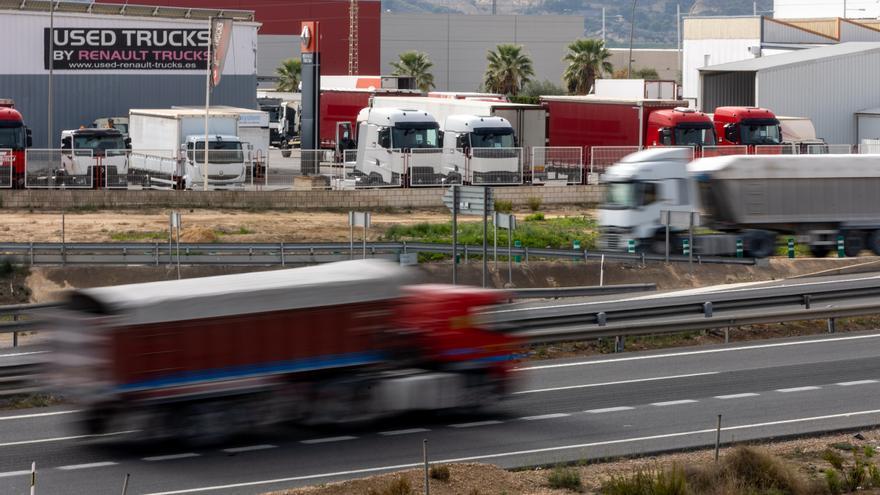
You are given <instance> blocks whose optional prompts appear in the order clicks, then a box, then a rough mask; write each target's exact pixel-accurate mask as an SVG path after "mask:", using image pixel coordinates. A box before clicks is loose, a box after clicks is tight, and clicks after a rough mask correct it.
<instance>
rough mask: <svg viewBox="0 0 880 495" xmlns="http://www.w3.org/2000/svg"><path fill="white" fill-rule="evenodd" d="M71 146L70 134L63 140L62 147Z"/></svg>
mask: <svg viewBox="0 0 880 495" xmlns="http://www.w3.org/2000/svg"><path fill="white" fill-rule="evenodd" d="M70 148H71V140H70V137H69V136H68V137H66V138H64V139H62V140H61V149H63V150H69V149H70Z"/></svg>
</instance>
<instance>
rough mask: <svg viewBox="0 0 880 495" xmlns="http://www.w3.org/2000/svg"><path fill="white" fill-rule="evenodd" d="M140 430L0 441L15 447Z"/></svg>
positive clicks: (132, 431) (131, 431) (1, 444)
mask: <svg viewBox="0 0 880 495" xmlns="http://www.w3.org/2000/svg"><path fill="white" fill-rule="evenodd" d="M138 431H139V430H128V431H114V432H112V433H102V434H100V435H73V436H70V437H55V438H39V439H36V440H19V441H18V442H6V443H0V447H14V446H16V445H30V444H35V443H50V442H63V441H65V440H80V439H82V438H100V437H110V436H115V435H127V434H129V433H136V432H138Z"/></svg>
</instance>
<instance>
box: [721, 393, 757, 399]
mask: <svg viewBox="0 0 880 495" xmlns="http://www.w3.org/2000/svg"><path fill="white" fill-rule="evenodd" d="M759 395H761V394H756V393H754V392H746V393H744V394H731V395H716V396H715V398H716V399H722V400H727V399H745V398H746V397H757V396H759Z"/></svg>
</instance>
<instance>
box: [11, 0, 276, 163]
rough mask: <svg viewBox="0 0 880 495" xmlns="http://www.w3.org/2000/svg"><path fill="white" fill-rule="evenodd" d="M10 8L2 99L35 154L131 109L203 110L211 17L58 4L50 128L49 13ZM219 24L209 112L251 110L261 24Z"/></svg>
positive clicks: (245, 17) (243, 14)
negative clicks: (64, 135)
mask: <svg viewBox="0 0 880 495" xmlns="http://www.w3.org/2000/svg"><path fill="white" fill-rule="evenodd" d="M16 4H17V5H18V6H17V7H16V8H0V26H3V29H2V30H0V46H3V47H5V49H4V50H0V67H3V70H2V71H0V97H4V98H12V99H14V100H15V104H16V107H17V108H18V109H19V110H21V112H22V113H23V115H24V118H25V123H26V125H28V126H29V127H30V128H31V129H32V130H33V137H34V145H35V146H36V147H45V146H48V145H49V144H50V142H51V143H52V144H54V145H56V146H57V144H58V142H59V137H60V135H61V131H62V130H63V129H76V128H78V127H80V126H81V125H90V124H91V122H92V121H93V120H94V119H96V118H99V117H115V116H125V115H128V111H129V109H131V108H168V107H171V106H174V105H199V104H202V105H204V102H205V81H206V69H207V63H206V59H207V57H206V51H207V36H208V18H209V17H210V16H216V15H218V14H220V12H219V11H217V10H198V9H175V8H163V7H135V6H132V5H129V6H121V5H115V4H98V3H93V4H84V3H74V2H60V3H58V4H57V5H58V7H57V11H56V12H55V16H54V23H55V43H54V47H53V48H54V49H53V50H52V52H53V53H52V54H51V56H52V58H54V60H55V63H54V74H53V75H52V78H51V84H52V108H53V112H52V115H53V117H52V120H53V125H52V129H48V121H49V118H48V111H49V110H48V104H49V80H50V78H49V59H50V44H49V37H48V32H49V23H50V19H49V12H48V4H47V3H46V2H31V1H28V0H25V1H24V2H22V3H20V4H19V3H18V2H16ZM223 15H224V16H226V17H231V18H233V19H235V21H234V27H233V33H232V39H231V44H230V46H229V51H228V53H227V57H226V64H225V66H224V69H223V77H222V81H221V82H220V85H219V86H218V87H216V88H215V89H214V91H213V94H212V103H213V104H217V105H229V106H235V107H245V108H256V91H255V88H256V84H257V79H256V36H257V29H258V28H259V24H258V23H256V22H253V13H251V12H247V11H225V12H224V13H223ZM50 137H51V141H50Z"/></svg>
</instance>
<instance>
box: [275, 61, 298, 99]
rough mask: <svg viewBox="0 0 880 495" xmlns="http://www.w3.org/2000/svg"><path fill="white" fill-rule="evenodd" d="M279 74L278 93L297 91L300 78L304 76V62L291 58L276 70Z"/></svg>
mask: <svg viewBox="0 0 880 495" xmlns="http://www.w3.org/2000/svg"><path fill="white" fill-rule="evenodd" d="M275 73H276V74H278V87H276V88H275V89H277V90H278V91H297V90H298V89H299V78H300V75H301V74H302V62H301V61H300V60H299V59H298V58H289V59H287V60H285V61H284V62H281V65H279V66H278V67H276V68H275Z"/></svg>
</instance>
